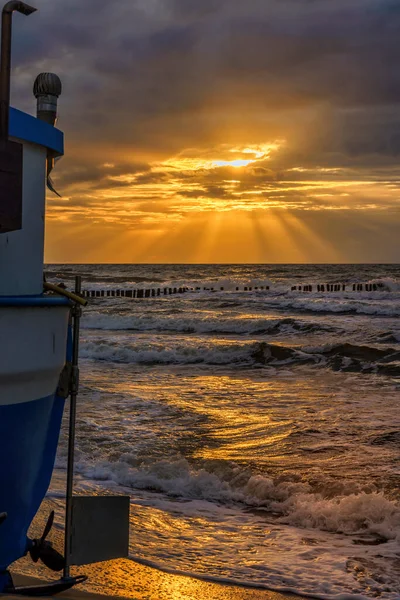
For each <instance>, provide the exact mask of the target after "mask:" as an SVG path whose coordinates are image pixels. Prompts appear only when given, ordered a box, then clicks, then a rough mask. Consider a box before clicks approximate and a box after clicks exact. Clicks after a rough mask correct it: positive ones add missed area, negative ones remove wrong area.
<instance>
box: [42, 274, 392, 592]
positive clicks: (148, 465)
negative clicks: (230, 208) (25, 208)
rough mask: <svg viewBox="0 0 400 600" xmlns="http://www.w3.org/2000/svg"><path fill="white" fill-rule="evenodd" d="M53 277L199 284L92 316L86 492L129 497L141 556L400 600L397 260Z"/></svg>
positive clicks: (115, 284)
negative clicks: (356, 288)
mask: <svg viewBox="0 0 400 600" xmlns="http://www.w3.org/2000/svg"><path fill="white" fill-rule="evenodd" d="M46 271H47V279H48V280H49V281H52V282H55V283H58V282H61V281H62V282H64V283H65V284H66V285H67V286H68V288H69V289H72V288H73V285H74V277H75V275H77V274H79V275H81V276H82V278H83V288H84V289H86V290H115V289H126V290H129V289H152V288H155V289H157V288H163V287H183V286H185V287H188V288H189V291H188V292H187V293H185V294H177V295H171V296H169V295H167V296H164V295H161V296H160V297H157V296H156V297H151V298H147V299H133V298H107V297H105V298H98V299H91V300H90V301H89V305H88V307H87V308H86V309H84V314H83V318H82V331H81V344H80V370H81V386H80V394H79V401H78V417H77V449H76V464H75V469H76V477H75V481H76V489H77V490H78V491H79V492H80V493H85V494H86V493H87V494H91V493H95V494H98V493H112V494H115V493H117V494H119V493H121V494H127V495H129V496H130V499H131V514H130V528H131V531H130V540H131V541H130V559H131V560H132V561H137V562H139V563H142V564H146V565H150V566H153V567H155V568H160V569H164V570H167V571H169V572H172V573H180V574H182V573H184V574H188V575H190V576H192V577H199V578H205V579H207V580H211V581H217V582H218V581H221V582H228V583H238V584H240V585H243V586H253V587H259V588H266V589H270V590H277V591H279V590H281V591H286V592H287V591H292V592H294V593H297V594H301V595H305V596H311V597H317V598H339V597H340V598H344V597H346V598H349V597H350V598H351V597H357V598H360V597H365V598H372V597H380V598H385V599H386V598H387V599H395V598H400V407H399V405H400V321H399V317H400V265H393V264H392V265H128V264H124V265H114V264H108V265H60V264H58V265H47V267H46ZM336 283H340V284H347V286H348V287H347V288H346V290H347V291H344V292H343V291H337V292H326V291H325V292H318V291H316V289H317V288H316V286H317V285H318V284H324V285H325V286H326V284H336ZM354 283H363V284H365V283H368V284H371V283H372V284H373V283H375V284H378V287H377V288H376V291H372V292H366V291H363V292H353V291H352V284H354ZM299 285H301V286H304V285H313V292H303V291H298V290H295V291H292V287H293V286H299ZM237 287H239V291H237V290H236V288H237ZM244 287H247V288H250V287H251V288H252V290H251V291H249V289H248V290H247V291H244ZM256 287H257V288H258V289H255V288H256ZM261 287H264V288H266V287H269V289H260V288H261ZM191 288H193V290H191ZM196 288H200V289H197V290H196ZM204 288H208V289H206V290H205V289H204ZM211 288H213V290H211ZM221 288H223V290H221ZM341 289H342V288H341ZM67 418H68V414H66V418H65V421H64V424H63V431H62V437H61V443H60V448H59V453H58V456H57V463H56V474H57V473H59V474H62V473H65V469H66V461H67V442H66V440H67V426H68V422H67ZM55 480H56V483H54V482H53V484H52V487H51V489H50V492H49V497H50V498H51V497H53V498H55V499H57V498H58V497H61V496H62V493H63V490H62V489H61V486H60V484H57V477H56V478H55Z"/></svg>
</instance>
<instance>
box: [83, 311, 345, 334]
mask: <svg viewBox="0 0 400 600" xmlns="http://www.w3.org/2000/svg"><path fill="white" fill-rule="evenodd" d="M83 328H84V329H101V330H106V331H166V332H170V333H211V334H212V333H215V334H217V333H222V334H239V335H240V334H252V335H262V334H272V335H276V334H279V333H295V332H303V333H313V332H319V331H321V332H323V331H326V332H332V331H336V328H335V327H333V326H331V325H327V324H326V323H320V322H317V321H316V322H312V321H309V320H302V319H295V318H292V317H285V318H263V317H262V316H254V317H248V316H240V317H228V316H226V315H222V314H221V315H218V314H217V315H216V314H213V315H212V316H209V315H194V314H193V313H192V314H191V315H190V316H189V315H187V314H183V315H176V314H172V313H171V311H168V313H165V314H163V313H155V314H148V313H146V314H143V313H142V314H128V315H124V314H112V313H106V314H104V313H97V312H95V313H91V314H88V315H87V316H85V319H84V321H83Z"/></svg>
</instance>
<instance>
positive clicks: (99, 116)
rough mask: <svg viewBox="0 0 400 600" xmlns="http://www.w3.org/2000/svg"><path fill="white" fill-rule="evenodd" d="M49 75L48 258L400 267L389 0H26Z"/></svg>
mask: <svg viewBox="0 0 400 600" xmlns="http://www.w3.org/2000/svg"><path fill="white" fill-rule="evenodd" d="M31 3H32V4H35V6H37V8H39V9H40V10H39V12H38V13H35V14H34V15H32V16H30V17H29V18H25V17H22V16H20V15H16V16H15V21H14V23H15V28H14V32H15V36H14V54H13V67H14V69H13V83H12V85H13V93H12V101H13V104H14V106H16V107H18V108H21V109H23V110H26V111H28V112H34V110H35V101H34V99H33V97H32V91H31V88H32V84H33V80H34V78H35V76H36V75H37V74H38V73H39V72H41V71H53V72H55V73H57V74H58V75H60V77H61V78H62V81H63V85H64V91H63V95H62V97H61V98H60V103H59V106H60V119H59V123H58V125H59V127H60V128H61V129H62V130H63V131H64V132H65V135H66V155H65V157H64V158H63V159H62V160H61V161H59V162H58V164H57V168H56V171H55V173H54V181H55V184H56V187H57V188H58V190H59V191H60V192H61V194H62V198H61V199H60V198H57V197H55V196H53V195H49V198H48V211H47V243H46V259H47V261H49V262H150V263H153V262H158V263H161V262H205V263H207V262H211V263H212V262H222V263H226V262H256V263H257V262H287V263H290V262H400V244H399V230H400V229H399V228H400V212H399V207H400V196H399V193H400V3H399V1H398V0H246V1H244V0H80V1H78V0H36V1H35V0H32V2H31Z"/></svg>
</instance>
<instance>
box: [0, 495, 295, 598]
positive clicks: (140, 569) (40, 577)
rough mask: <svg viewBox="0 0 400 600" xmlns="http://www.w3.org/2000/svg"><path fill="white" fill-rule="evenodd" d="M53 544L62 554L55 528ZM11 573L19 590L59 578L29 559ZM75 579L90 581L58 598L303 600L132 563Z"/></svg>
mask: <svg viewBox="0 0 400 600" xmlns="http://www.w3.org/2000/svg"><path fill="white" fill-rule="evenodd" d="M52 508H53V505H52V503H51V501H49V500H48V499H45V500H44V502H43V504H42V506H41V509H40V511H39V513H38V514H37V516H36V518H35V520H34V522H33V525H32V527H31V530H30V535H31V536H32V537H36V536H37V535H39V533H40V532H41V531H42V529H43V527H44V523H45V520H46V518H47V515H48V513H49V510H51V509H52ZM51 540H52V542H53V543H54V545H55V546H56V547H57V548H58V549H59V550H62V541H63V531H62V530H61V529H60V528H56V527H55V528H54V529H53V530H52V532H51ZM233 553H234V551H232V554H233ZM12 573H13V578H14V582H15V585H17V586H21V585H22V586H25V585H38V584H39V583H40V582H43V581H47V582H48V581H51V580H55V579H58V578H59V576H58V575H57V574H54V573H52V572H51V571H49V570H48V569H46V568H45V567H44V566H43V565H41V564H40V563H37V564H34V563H33V562H32V561H31V560H30V558H29V557H26V558H23V559H21V560H20V561H18V562H17V563H16V564H15V565H14V568H13V569H12ZM72 575H86V576H87V577H88V580H87V582H86V583H85V584H83V585H79V586H78V587H77V588H76V589H73V590H70V591H68V592H65V593H63V594H60V595H59V596H57V597H59V598H70V599H75V598H76V599H77V598H105V597H108V598H125V599H131V598H133V599H135V600H200V599H203V600H285V599H286V600H287V599H289V598H292V599H299V598H300V600H301V598H302V597H301V596H298V595H292V594H280V593H276V592H272V591H268V590H262V589H251V588H246V587H242V586H236V585H223V584H219V583H214V582H209V581H202V580H200V579H195V578H192V577H187V576H183V575H175V574H171V573H166V572H163V571H160V570H158V569H154V568H151V567H148V566H146V565H141V564H138V563H136V562H133V561H131V560H115V561H110V562H104V563H98V564H95V565H87V566H84V567H73V568H72ZM6 597H7V596H6ZM12 597H14V598H15V596H12Z"/></svg>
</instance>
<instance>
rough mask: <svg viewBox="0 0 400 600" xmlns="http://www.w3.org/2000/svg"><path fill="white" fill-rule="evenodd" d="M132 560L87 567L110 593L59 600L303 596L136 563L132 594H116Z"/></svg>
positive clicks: (21, 580) (276, 599) (75, 593)
mask: <svg viewBox="0 0 400 600" xmlns="http://www.w3.org/2000/svg"><path fill="white" fill-rule="evenodd" d="M128 562H129V561H116V562H115V563H105V564H106V566H104V565H92V566H90V567H86V568H85V571H86V573H87V574H88V575H89V577H93V578H94V577H96V579H97V578H100V577H102V578H104V579H105V578H108V585H107V594H98V593H94V592H90V591H86V592H85V591H82V590H78V589H76V590H70V591H69V592H64V593H63V594H60V595H59V596H57V598H69V599H70V600H75V599H76V600H79V599H83V598H93V599H103V600H104V598H107V597H109V598H121V599H122V598H125V599H128V598H129V599H130V598H136V599H137V600H295V599H299V598H301V597H300V596H293V595H289V594H287V595H286V594H278V593H276V592H269V591H266V590H256V589H253V590H252V589H248V588H243V587H239V586H232V585H221V584H217V583H210V582H205V581H199V580H196V579H192V578H191V577H184V576H180V575H170V574H168V573H162V572H161V571H158V570H156V569H151V568H150V567H146V566H142V565H138V564H133V567H132V566H131V565H129V570H131V569H132V568H133V569H134V577H133V578H132V577H131V576H130V577H129V595H126V596H121V595H114V594H112V593H110V592H111V590H110V587H109V586H110V583H111V582H112V581H114V582H115V591H116V592H118V591H120V590H121V589H123V587H124V577H125V574H126V569H127V568H128V565H126V563H128ZM14 579H15V583H16V585H34V584H38V583H39V581H38V580H37V579H34V578H32V577H27V576H22V575H19V576H18V575H15V577H14ZM132 579H133V581H132ZM2 597H4V598H15V596H2Z"/></svg>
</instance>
